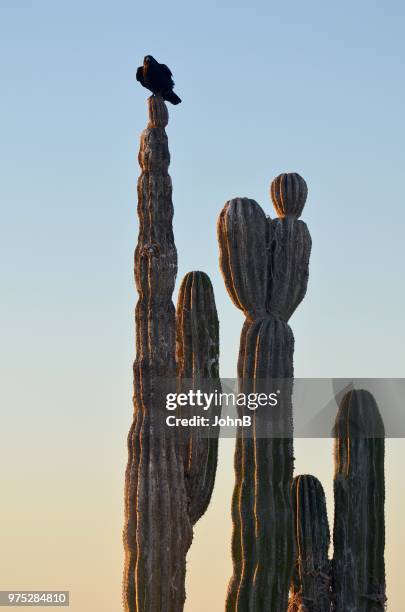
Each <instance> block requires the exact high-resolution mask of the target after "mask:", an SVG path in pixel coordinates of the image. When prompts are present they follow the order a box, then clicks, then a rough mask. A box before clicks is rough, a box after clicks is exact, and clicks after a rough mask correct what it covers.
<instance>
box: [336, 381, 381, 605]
mask: <svg viewBox="0 0 405 612" xmlns="http://www.w3.org/2000/svg"><path fill="white" fill-rule="evenodd" d="M335 435H336V438H335V479H334V492H335V524H334V533H333V543H334V558H333V609H334V610H335V611H336V612H380V611H382V610H384V609H385V608H384V606H385V602H386V597H385V564H384V546H385V524H384V498H385V484H384V425H383V422H382V419H381V416H380V412H379V410H378V406H377V404H376V402H375V399H374V397H373V396H372V395H371V394H370V393H369V392H368V391H364V390H354V391H350V392H349V393H347V394H346V395H345V396H344V398H343V400H342V402H341V406H340V409H339V412H338V415H337V418H336V425H335Z"/></svg>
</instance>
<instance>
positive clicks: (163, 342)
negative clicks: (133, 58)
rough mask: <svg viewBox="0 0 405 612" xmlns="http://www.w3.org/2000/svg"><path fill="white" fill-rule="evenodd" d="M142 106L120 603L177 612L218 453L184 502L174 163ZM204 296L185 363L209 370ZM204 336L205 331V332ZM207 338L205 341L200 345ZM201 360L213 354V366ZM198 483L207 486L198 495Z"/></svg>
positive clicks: (131, 611)
mask: <svg viewBox="0 0 405 612" xmlns="http://www.w3.org/2000/svg"><path fill="white" fill-rule="evenodd" d="M148 106H149V123H148V126H147V128H146V130H145V131H144V132H143V134H142V136H141V146H140V151H139V163H140V166H141V170H142V172H141V175H140V177H139V180H138V215H139V236H138V244H137V247H136V251H135V280H136V287H137V289H138V294H139V299H138V302H137V305H136V359H135V363H134V417H133V423H132V426H131V429H130V432H129V435H128V465H127V470H126V477H125V526H124V547H125V569H124V581H123V582H124V583H123V600H124V607H125V610H126V611H127V612H181V611H182V610H183V607H184V601H185V586H184V583H185V571H186V554H187V550H188V548H189V546H190V544H191V541H192V524H193V523H194V522H195V520H196V518H198V515H199V514H201V513H202V512H203V511H204V509H205V507H206V505H207V503H208V501H209V496H210V493H211V491H212V485H213V479H214V474H215V469H214V467H213V464H214V454H215V453H214V452H213V449H211V455H210V459H209V460H208V459H206V464H207V463H208V464H209V465H210V469H209V470H208V471H209V475H206V474H205V472H204V469H205V468H206V465H205V466H204V465H202V466H201V472H200V474H199V473H198V470H197V467H196V466H193V476H192V478H191V481H192V483H193V486H192V490H193V497H194V499H193V501H192V502H190V478H189V476H187V477H186V476H185V473H184V453H183V450H184V448H183V445H181V444H180V443H179V440H178V437H177V436H176V435H175V434H174V433H173V432H170V433H169V432H168V428H167V427H166V426H165V425H166V418H167V416H168V413H167V411H166V404H165V399H166V398H165V392H166V393H167V391H168V386H169V387H170V391H171V392H174V391H176V375H177V369H178V368H177V366H176V359H175V353H176V316H175V309H174V305H173V303H172V294H173V289H174V284H175V279H176V273H177V253H176V248H175V245H174V238H173V231H172V218H173V204H172V184H171V179H170V176H169V174H168V167H169V162H170V155H169V149H168V141H167V136H166V132H165V126H166V125H167V122H168V112H167V108H166V105H165V103H164V102H163V100H162V98H161V97H157V96H152V97H150V98H149V100H148ZM206 284H207V281H206ZM208 293H209V290H207V291H206V293H205V294H204V299H205V300H206V301H205V306H207V308H208V312H207V313H205V311H204V308H202V309H201V308H200V306H198V307H197V310H196V311H195V312H194V311H193V312H194V314H193V316H192V317H191V318H192V329H191V332H190V338H189V341H190V342H191V345H192V350H191V353H192V354H191V357H190V358H191V359H193V358H194V356H197V357H196V359H197V361H198V362H199V363H203V362H204V360H205V361H206V362H208V361H209V360H210V359H211V360H212V363H215V361H216V362H217V361H218V334H217V327H215V325H217V321H216V323H215V316H216V311H215V302H214V301H213V295H212V294H210V295H209V296H208V295H207V294H208ZM205 306H204V307H205ZM180 310H181V309H180ZM200 314H201V316H202V317H203V319H204V317H205V319H204V323H203V324H200V326H199V324H198V321H197V317H198V316H199V315H200ZM194 315H195V316H194ZM207 322H209V323H207ZM196 326H197V329H196ZM207 326H208V327H209V326H211V327H210V328H209V330H208V331H207ZM204 331H207V333H208V335H209V338H206V337H204V334H203V332H204ZM196 333H197V336H198V337H195V334H196ZM200 341H202V344H201V345H200ZM187 342H188V341H187ZM182 350H183V353H184V351H185V350H187V351H188V350H189V349H188V348H187V343H183V349H182ZM207 351H211V352H210V355H209V357H207V356H206V353H207ZM180 352H181V351H180ZM187 359H188V357H187ZM182 364H183V365H181V366H180V369H182V368H183V369H184V367H185V365H184V364H185V359H184V358H183V357H182ZM213 369H214V370H215V367H214V366H213ZM215 465H216V455H215ZM199 476H200V477H202V478H203V483H202V485H201V486H200V483H198V478H199ZM200 496H201V497H202V499H200ZM196 508H197V509H198V510H196ZM191 509H192V514H190V510H191Z"/></svg>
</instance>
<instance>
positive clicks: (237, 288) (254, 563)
mask: <svg viewBox="0 0 405 612" xmlns="http://www.w3.org/2000/svg"><path fill="white" fill-rule="evenodd" d="M271 195H272V198H273V201H274V204H275V208H276V211H277V213H278V215H279V218H278V219H275V220H270V219H268V218H267V217H266V215H265V214H264V212H263V210H262V209H261V207H260V206H259V205H258V204H257V202H255V201H254V200H249V199H248V198H237V199H234V200H230V201H229V202H227V203H226V204H225V206H224V208H223V210H222V212H221V214H220V216H219V219H218V241H219V249H220V267H221V270H222V274H223V277H224V282H225V286H226V288H227V290H228V293H229V295H230V297H231V299H232V301H233V303H234V304H235V306H236V307H237V308H239V309H240V310H241V311H242V312H243V313H244V315H245V317H246V320H245V323H244V326H243V329H242V333H241V340H240V350H239V359H238V380H239V388H240V391H242V392H244V393H249V391H250V390H254V391H258V390H259V388H258V387H259V386H260V387H261V388H262V385H263V384H264V386H266V381H269V380H270V379H286V380H287V381H290V382H287V383H286V389H285V390H284V393H283V399H282V401H280V406H279V407H278V409H277V410H276V411H275V415H276V416H275V417H274V419H273V417H272V419H271V422H270V431H269V432H267V433H268V434H269V435H268V436H267V437H261V435H260V432H259V431H257V430H256V428H255V427H254V434H253V437H247V436H246V435H244V432H243V429H241V430H240V431H239V432H238V437H237V440H236V449H235V488H234V494H233V500H232V518H233V524H234V528H233V537H232V556H233V576H232V578H231V581H230V584H229V589H228V596H227V603H226V609H227V611H228V612H263V611H264V610H266V611H268V612H281V611H282V610H286V609H287V604H288V592H289V587H290V579H291V573H292V569H293V562H294V533H293V510H292V504H291V483H292V473H293V446H292V438H291V436H289V435H287V436H285V432H286V431H288V432H290V434H291V432H292V408H291V379H292V376H293V348H294V339H293V334H292V331H291V329H290V327H289V325H288V323H287V321H288V319H289V318H290V316H291V315H292V313H293V312H294V310H295V309H296V308H297V306H298V304H299V303H300V302H301V300H302V299H303V297H304V295H305V292H306V288H307V281H308V265H309V255H310V249H311V238H310V235H309V232H308V229H307V227H306V225H305V223H303V222H302V221H299V220H298V216H299V215H300V214H301V212H302V208H303V206H304V203H305V198H306V184H305V181H304V180H303V179H302V178H301V177H300V176H299V175H298V174H284V175H281V176H280V177H277V178H276V179H275V181H274V182H273V184H272V188H271ZM277 431H282V432H284V436H283V437H277V436H276V435H275V433H276V432H277Z"/></svg>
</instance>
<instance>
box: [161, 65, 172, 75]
mask: <svg viewBox="0 0 405 612" xmlns="http://www.w3.org/2000/svg"><path fill="white" fill-rule="evenodd" d="M160 67H161V69H162V70H163V71H164V72H165V73H166V74H167V76H170V77H171V76H172V73H171V70H170V68H169V67H168V66H166V64H160Z"/></svg>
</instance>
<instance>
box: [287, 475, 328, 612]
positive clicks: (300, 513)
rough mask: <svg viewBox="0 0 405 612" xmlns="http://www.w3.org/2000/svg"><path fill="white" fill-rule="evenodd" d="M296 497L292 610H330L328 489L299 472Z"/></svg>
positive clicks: (293, 493) (314, 479) (293, 491)
mask: <svg viewBox="0 0 405 612" xmlns="http://www.w3.org/2000/svg"><path fill="white" fill-rule="evenodd" d="M292 499H293V506H294V532H295V540H296V561H295V567H294V572H293V578H292V582H291V598H290V603H289V607H288V612H303V611H304V610H305V611H308V612H330V567H329V559H328V551H329V542H330V535H329V524H328V517H327V513H326V500H325V493H324V491H323V488H322V485H321V483H320V482H319V480H318V479H317V478H315V477H314V476H309V475H304V476H296V477H295V478H294V483H293V489H292Z"/></svg>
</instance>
